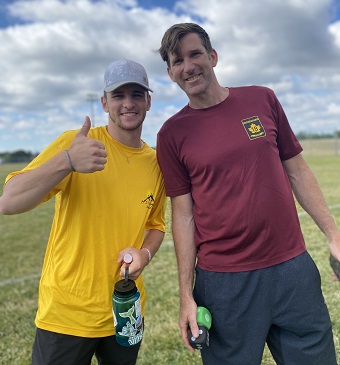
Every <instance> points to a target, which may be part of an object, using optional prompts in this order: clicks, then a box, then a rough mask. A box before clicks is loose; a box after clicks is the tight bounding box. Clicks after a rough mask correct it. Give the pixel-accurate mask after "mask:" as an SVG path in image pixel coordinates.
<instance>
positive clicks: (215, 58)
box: [210, 48, 218, 67]
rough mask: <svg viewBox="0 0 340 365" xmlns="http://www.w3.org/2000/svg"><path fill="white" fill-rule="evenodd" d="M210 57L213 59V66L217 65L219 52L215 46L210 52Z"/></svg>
mask: <svg viewBox="0 0 340 365" xmlns="http://www.w3.org/2000/svg"><path fill="white" fill-rule="evenodd" d="M210 59H211V64H212V67H215V66H216V65H217V62H218V54H217V52H216V50H215V49H214V48H213V49H212V50H211V52H210Z"/></svg>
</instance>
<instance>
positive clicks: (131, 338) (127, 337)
mask: <svg viewBox="0 0 340 365" xmlns="http://www.w3.org/2000/svg"><path fill="white" fill-rule="evenodd" d="M124 262H126V259H125V258H124ZM130 263H131V262H130ZM112 310H113V319H114V325H115V328H116V340H117V342H118V343H119V344H120V345H122V346H133V345H137V344H138V343H139V342H140V341H142V338H143V317H142V305H141V300H140V292H139V290H138V288H137V286H136V284H135V282H134V281H133V280H131V279H129V278H128V268H127V269H126V271H125V279H123V280H119V281H118V282H117V283H116V284H115V287H114V291H113V294H112Z"/></svg>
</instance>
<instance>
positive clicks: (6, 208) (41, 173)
mask: <svg viewBox="0 0 340 365" xmlns="http://www.w3.org/2000/svg"><path fill="white" fill-rule="evenodd" d="M71 171H72V170H71V168H70V165H69V163H68V161H67V158H66V156H65V154H64V151H63V152H60V153H59V154H58V155H56V156H55V157H53V158H52V159H51V160H49V161H47V162H46V163H44V164H43V165H41V166H39V167H37V168H36V169H34V170H31V171H27V172H25V173H22V174H19V175H16V176H13V177H12V178H11V179H10V180H9V181H8V182H7V184H6V185H5V187H4V190H3V195H2V196H1V197H0V213H1V214H17V213H23V212H25V211H28V210H30V209H33V208H34V207H36V206H37V205H38V204H39V203H40V202H41V201H42V200H43V199H44V197H45V196H46V195H47V194H48V193H49V192H50V191H51V190H52V189H53V188H54V187H55V186H56V185H57V184H58V183H59V182H60V181H62V180H63V179H64V178H65V177H66V176H67V175H68V174H69V173H70V172H71Z"/></svg>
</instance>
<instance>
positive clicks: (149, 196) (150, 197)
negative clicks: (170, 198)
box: [141, 190, 155, 209]
mask: <svg viewBox="0 0 340 365" xmlns="http://www.w3.org/2000/svg"><path fill="white" fill-rule="evenodd" d="M141 203H142V204H146V207H147V208H148V209H152V207H153V206H154V204H155V199H154V197H153V192H152V191H150V190H148V191H147V193H146V194H145V199H143V200H142V202H141Z"/></svg>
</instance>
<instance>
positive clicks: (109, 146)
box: [0, 60, 165, 365]
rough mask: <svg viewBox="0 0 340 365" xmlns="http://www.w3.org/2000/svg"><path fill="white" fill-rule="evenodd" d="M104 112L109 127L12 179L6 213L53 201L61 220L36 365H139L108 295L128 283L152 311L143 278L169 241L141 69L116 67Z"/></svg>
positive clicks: (79, 136)
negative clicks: (145, 133) (146, 133)
mask: <svg viewBox="0 0 340 365" xmlns="http://www.w3.org/2000/svg"><path fill="white" fill-rule="evenodd" d="M104 81H105V85H104V95H103V96H102V99H101V100H102V106H103V109H104V110H105V112H106V113H108V123H107V125H106V126H100V127H96V128H91V121H90V119H89V118H88V117H86V120H85V123H84V125H83V126H82V128H81V129H80V130H79V131H67V132H65V133H63V134H62V135H60V136H59V137H58V138H57V139H56V140H55V141H54V142H52V143H51V144H50V145H49V146H48V147H47V148H46V149H45V150H44V151H42V152H41V153H40V155H39V156H37V157H36V158H35V159H34V160H33V161H32V162H31V163H30V164H29V165H28V166H27V167H25V168H24V169H23V170H21V171H17V172H13V173H11V174H10V175H9V176H8V177H7V179H6V183H5V187H4V190H3V195H2V197H1V198H0V213H1V214H17V213H22V212H25V211H28V210H30V209H33V208H34V207H36V206H37V205H39V204H41V203H43V202H45V201H47V200H49V199H50V198H52V197H55V215H54V220H53V224H52V228H51V233H50V237H49V241H48V245H47V250H46V255H45V260H44V264H43V269H42V276H41V280H40V287H39V307H38V311H37V316H36V320H35V323H36V326H37V332H36V339H35V342H34V346H33V354H32V362H33V365H52V364H69V365H72V364H82V365H86V364H90V363H91V359H92V357H93V355H95V356H96V357H97V360H98V363H99V364H102V363H105V364H111V363H112V364H114V363H115V364H116V363H119V364H134V363H135V362H136V358H137V354H138V350H139V347H140V343H139V344H138V345H135V346H132V347H123V346H120V345H118V344H117V342H116V340H115V329H114V321H113V315H112V304H111V296H112V291H113V287H114V284H115V283H116V282H117V281H118V280H120V279H121V276H123V275H124V265H122V259H123V256H124V254H126V253H130V254H131V255H132V256H133V262H132V264H131V265H130V278H132V279H135V280H136V285H137V287H138V289H139V290H140V292H141V301H142V309H143V313H144V309H145V291H144V286H143V280H142V277H141V275H140V274H141V273H142V271H143V269H144V268H145V266H146V265H147V264H148V263H149V262H150V260H151V258H152V257H153V256H154V255H155V253H156V252H157V250H158V248H159V246H160V244H161V242H162V239H163V237H164V231H165V222H164V213H165V192H164V183H163V178H162V174H161V172H160V169H159V166H158V163H157V160H156V155H155V151H154V149H152V148H151V147H149V146H148V145H147V144H146V143H145V142H144V141H143V140H142V139H141V133H142V125H143V121H144V119H145V116H146V113H147V111H148V110H149V109H150V106H151V97H150V94H149V91H152V90H151V89H150V88H149V83H148V78H147V74H146V71H145V69H144V67H143V66H142V65H140V64H138V63H136V62H134V61H130V60H118V61H115V62H113V63H112V64H110V65H109V66H108V67H107V69H106V72H105V77H104Z"/></svg>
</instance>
